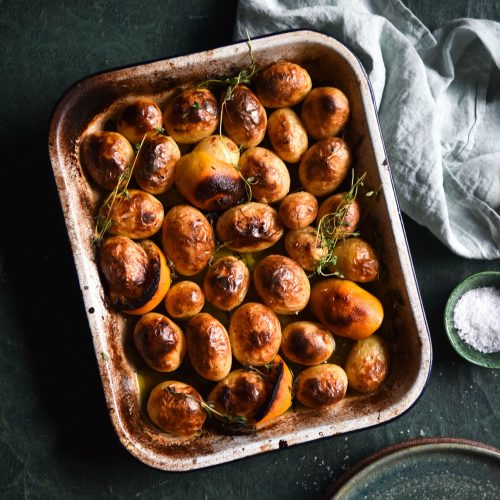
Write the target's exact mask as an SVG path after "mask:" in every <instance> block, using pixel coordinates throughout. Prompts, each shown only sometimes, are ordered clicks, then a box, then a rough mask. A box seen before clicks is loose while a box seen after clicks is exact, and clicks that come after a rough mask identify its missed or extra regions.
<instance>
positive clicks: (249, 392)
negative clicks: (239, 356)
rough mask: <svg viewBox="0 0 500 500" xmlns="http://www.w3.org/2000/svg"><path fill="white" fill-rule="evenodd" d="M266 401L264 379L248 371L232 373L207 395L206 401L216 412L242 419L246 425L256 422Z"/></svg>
mask: <svg viewBox="0 0 500 500" xmlns="http://www.w3.org/2000/svg"><path fill="white" fill-rule="evenodd" d="M266 399H267V390H266V383H265V381H264V378H263V377H262V375H261V374H260V373H257V372H255V371H250V370H235V371H232V372H231V373H230V374H229V375H228V376H227V377H226V378H225V379H224V380H221V381H220V382H219V383H218V384H217V385H216V386H215V387H214V388H213V389H212V391H211V392H210V394H209V395H208V401H210V402H211V403H213V404H214V406H215V409H216V410H217V411H219V412H220V413H222V414H223V415H228V416H231V417H236V416H239V417H244V418H245V419H246V420H247V423H248V424H253V423H255V422H256V421H257V414H258V412H259V410H260V408H261V407H262V406H263V405H264V403H265V402H266ZM215 416H216V417H217V415H215Z"/></svg>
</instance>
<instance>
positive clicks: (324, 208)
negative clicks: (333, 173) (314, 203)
mask: <svg viewBox="0 0 500 500" xmlns="http://www.w3.org/2000/svg"><path fill="white" fill-rule="evenodd" d="M346 194H347V193H344V192H343V193H337V194H334V195H332V196H330V197H329V198H327V199H326V200H325V201H324V202H323V203H322V204H321V206H320V207H319V210H318V217H317V218H316V222H317V223H318V224H319V223H320V221H321V219H322V218H323V217H324V216H325V215H328V214H334V213H335V212H337V211H338V210H339V208H341V204H342V205H343V204H344V203H345V202H344V199H345V195H346ZM360 216H361V208H360V206H359V203H358V202H357V200H354V201H352V202H351V203H350V204H349V207H348V208H347V211H346V214H345V217H344V220H343V221H342V228H341V230H339V228H331V230H330V231H329V230H328V227H327V226H326V227H324V229H325V230H327V232H330V233H332V234H333V233H335V232H337V233H338V235H337V236H346V235H349V234H351V233H354V231H356V229H357V227H358V224H359V218H360ZM336 222H337V221H336ZM338 222H340V221H338Z"/></svg>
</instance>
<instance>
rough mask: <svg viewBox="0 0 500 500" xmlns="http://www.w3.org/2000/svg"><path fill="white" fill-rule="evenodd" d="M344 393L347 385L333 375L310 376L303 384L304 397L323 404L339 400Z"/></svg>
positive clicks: (327, 404)
mask: <svg viewBox="0 0 500 500" xmlns="http://www.w3.org/2000/svg"><path fill="white" fill-rule="evenodd" d="M344 393H345V385H344V384H343V383H342V381H340V380H338V379H336V378H333V377H321V378H308V379H307V380H306V381H305V382H304V385H303V394H304V397H306V398H307V399H309V400H311V401H314V402H315V403H316V404H318V405H321V406H330V405H332V404H335V403H337V402H339V401H340V400H341V399H342V398H343V397H344Z"/></svg>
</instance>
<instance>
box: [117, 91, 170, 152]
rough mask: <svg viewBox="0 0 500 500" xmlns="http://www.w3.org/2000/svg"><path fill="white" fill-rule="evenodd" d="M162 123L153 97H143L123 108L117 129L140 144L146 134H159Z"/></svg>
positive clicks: (151, 135)
mask: <svg viewBox="0 0 500 500" xmlns="http://www.w3.org/2000/svg"><path fill="white" fill-rule="evenodd" d="M162 123H163V117H162V113H161V109H160V108H159V107H158V105H157V104H156V103H155V102H154V101H152V100H151V99H146V98H144V97H141V98H139V99H136V100H135V101H134V102H132V103H130V104H127V105H126V106H125V107H124V108H123V110H122V112H121V113H120V116H119V117H118V120H117V121H116V130H117V131H118V132H119V133H120V134H122V135H123V136H124V137H125V138H126V139H127V140H128V141H130V142H131V143H132V144H134V143H136V144H140V143H141V142H142V140H143V139H144V136H146V137H153V136H156V135H158V132H159V131H160V130H161V128H162Z"/></svg>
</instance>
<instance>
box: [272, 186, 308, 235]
mask: <svg viewBox="0 0 500 500" xmlns="http://www.w3.org/2000/svg"><path fill="white" fill-rule="evenodd" d="M317 213H318V200H316V197H315V196H314V195H312V194H311V193H308V192H306V191H300V192H298V193H292V194H289V195H287V196H285V198H284V199H283V201H282V202H281V204H280V208H279V214H280V218H281V220H282V222H283V224H285V226H286V227H288V228H289V229H302V228H304V227H307V226H309V225H310V224H312V222H313V221H314V219H315V218H316V214H317Z"/></svg>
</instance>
